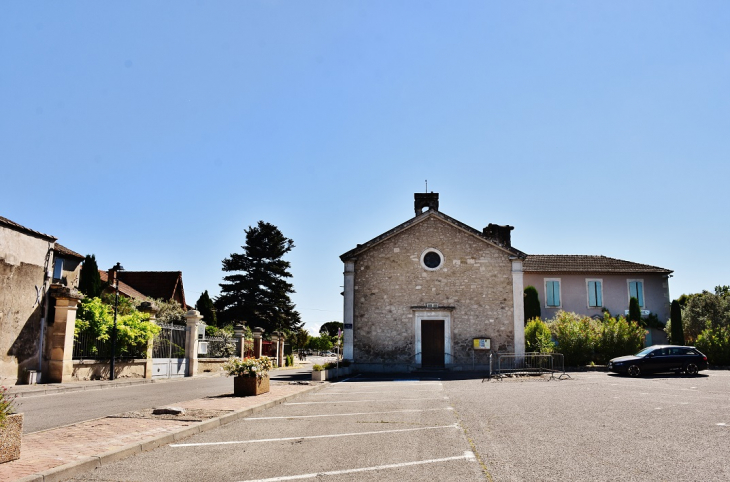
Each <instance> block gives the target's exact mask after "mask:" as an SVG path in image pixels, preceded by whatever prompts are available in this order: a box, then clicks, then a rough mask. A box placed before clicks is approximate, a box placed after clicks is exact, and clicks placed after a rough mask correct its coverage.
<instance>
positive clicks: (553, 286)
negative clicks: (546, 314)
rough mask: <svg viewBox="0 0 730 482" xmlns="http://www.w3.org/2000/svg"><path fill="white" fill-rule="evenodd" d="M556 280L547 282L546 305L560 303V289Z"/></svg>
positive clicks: (557, 304)
mask: <svg viewBox="0 0 730 482" xmlns="http://www.w3.org/2000/svg"><path fill="white" fill-rule="evenodd" d="M559 289H560V288H559V287H558V282H557V281H548V282H547V304H548V306H559V305H560V291H559Z"/></svg>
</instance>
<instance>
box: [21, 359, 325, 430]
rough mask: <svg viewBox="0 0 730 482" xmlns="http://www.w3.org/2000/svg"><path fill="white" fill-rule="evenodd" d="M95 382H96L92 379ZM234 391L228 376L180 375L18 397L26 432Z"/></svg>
mask: <svg viewBox="0 0 730 482" xmlns="http://www.w3.org/2000/svg"><path fill="white" fill-rule="evenodd" d="M311 371H312V369H311V365H305V366H304V367H302V368H296V369H290V370H274V371H272V372H270V373H271V378H272V379H273V380H280V381H285V380H292V381H293V380H309V379H311ZM89 383H93V382H89ZM232 391H233V380H232V379H230V378H228V377H225V376H214V377H204V378H180V379H171V380H162V381H155V383H148V384H144V385H134V386H130V387H120V388H108V389H103V390H85V391H80V392H66V393H58V394H52V395H43V396H37V397H24V398H18V399H17V402H16V404H17V405H18V411H19V412H23V413H24V414H25V419H24V422H23V433H32V432H37V431H39V430H47V429H49V428H55V427H61V426H63V425H69V424H72V423H76V422H81V421H84V420H92V419H95V418H100V417H106V416H108V415H114V414H117V413H121V412H128V411H132V410H141V409H145V408H154V407H159V406H166V405H173V404H175V403H176V402H182V401H185V400H192V399H195V398H202V397H209V396H215V395H222V394H224V393H230V392H232Z"/></svg>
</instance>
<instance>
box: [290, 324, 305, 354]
mask: <svg viewBox="0 0 730 482" xmlns="http://www.w3.org/2000/svg"><path fill="white" fill-rule="evenodd" d="M309 338H310V336H309V332H308V331H307V330H305V329H304V328H300V329H298V330H296V331H295V332H293V333H292V334H291V335H290V336H289V343H291V346H292V348H293V349H294V350H301V349H302V348H306V347H307V344H308V343H309Z"/></svg>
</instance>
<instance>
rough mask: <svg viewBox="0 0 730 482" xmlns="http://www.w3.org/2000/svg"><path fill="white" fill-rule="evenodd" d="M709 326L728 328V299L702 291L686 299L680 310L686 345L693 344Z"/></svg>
mask: <svg viewBox="0 0 730 482" xmlns="http://www.w3.org/2000/svg"><path fill="white" fill-rule="evenodd" d="M708 322H709V323H710V324H711V326H712V327H713V328H714V327H719V326H730V297H727V296H724V295H722V294H715V293H710V292H707V291H703V292H702V293H700V294H696V295H692V296H691V297H690V298H688V300H687V302H686V304H685V306H684V308H683V309H682V326H683V328H684V338H685V342H686V343H690V344H691V343H694V342H695V340H696V339H697V336H698V335H699V334H700V333H701V332H702V331H703V330H705V329H706V328H708V326H707V323H708Z"/></svg>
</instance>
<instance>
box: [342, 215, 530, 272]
mask: <svg viewBox="0 0 730 482" xmlns="http://www.w3.org/2000/svg"><path fill="white" fill-rule="evenodd" d="M430 217H435V218H438V219H441V220H442V221H444V222H447V223H449V224H451V225H453V226H455V227H457V228H458V229H461V230H462V231H466V232H467V233H469V234H471V235H473V236H476V237H478V238H480V239H481V240H483V241H484V242H485V243H488V244H491V245H492V246H495V247H496V248H498V249H501V250H503V251H506V252H507V253H509V254H510V255H512V256H517V257H519V258H524V257H525V256H527V255H526V254H525V253H523V252H522V251H520V250H519V249H517V248H513V247H511V246H502V245H500V244H499V243H497V242H495V240H494V239H492V238H488V237H487V236H485V235H484V233H483V232H481V231H479V230H477V229H474V228H472V227H471V226H468V225H466V224H464V223H462V222H461V221H457V220H456V219H454V218H452V217H451V216H448V215H446V214H444V213H442V212H441V211H437V210H435V209H430V210H428V211H426V212H424V213H421V214H419V215H417V216H415V217H413V218H411V219H409V220H408V221H406V222H404V223H401V224H399V225H398V226H396V227H394V228H393V229H391V230H389V231H386V232H384V233H383V234H381V235H380V236H376V237H374V238H373V239H371V240H370V241H368V242H366V243H363V244H358V245H357V247H356V248H354V249H351V250H350V251H348V252H346V253H345V254H343V255H342V256H340V259H341V260H342V261H346V260H348V259H351V258H355V257H357V256H358V255H359V254H360V253H363V252H365V251H367V250H368V249H370V248H372V247H373V246H375V245H378V244H380V243H382V242H383V241H385V240H386V239H389V238H391V237H393V236H395V235H396V234H398V233H401V232H403V231H405V230H406V229H408V228H410V227H412V226H415V225H416V224H418V223H420V222H422V221H425V220H426V219H428V218H430Z"/></svg>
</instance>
